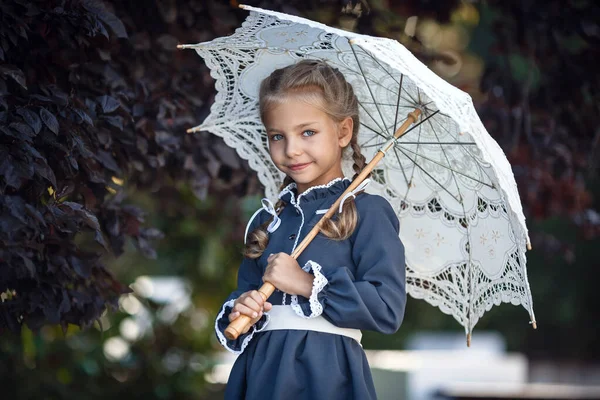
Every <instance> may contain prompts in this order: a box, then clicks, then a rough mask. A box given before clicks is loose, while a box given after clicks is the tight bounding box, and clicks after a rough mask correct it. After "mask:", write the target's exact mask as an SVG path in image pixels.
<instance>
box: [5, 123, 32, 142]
mask: <svg viewBox="0 0 600 400" xmlns="http://www.w3.org/2000/svg"><path fill="white" fill-rule="evenodd" d="M9 128H12V129H14V130H15V131H17V132H19V133H20V134H21V138H23V136H24V137H25V138H27V139H31V138H33V137H34V136H35V132H34V131H33V129H31V127H30V126H29V125H27V124H24V123H22V122H13V123H11V124H10V125H9Z"/></svg>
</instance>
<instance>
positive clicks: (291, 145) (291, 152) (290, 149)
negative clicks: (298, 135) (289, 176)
mask: <svg viewBox="0 0 600 400" xmlns="http://www.w3.org/2000/svg"><path fill="white" fill-rule="evenodd" d="M300 154H302V146H301V143H299V141H298V140H296V139H295V138H289V139H286V144H285V155H286V156H288V157H289V158H293V157H296V156H299V155H300Z"/></svg>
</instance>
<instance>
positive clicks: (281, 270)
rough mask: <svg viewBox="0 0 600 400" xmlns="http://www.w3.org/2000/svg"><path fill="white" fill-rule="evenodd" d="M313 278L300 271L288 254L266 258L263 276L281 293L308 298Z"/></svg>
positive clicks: (278, 254) (265, 280) (264, 279)
mask: <svg viewBox="0 0 600 400" xmlns="http://www.w3.org/2000/svg"><path fill="white" fill-rule="evenodd" d="M313 280H314V276H313V275H312V274H309V273H308V272H306V271H304V270H302V268H300V265H299V264H298V262H297V261H296V260H295V259H294V258H293V257H292V256H290V255H289V254H286V253H277V254H271V255H270V256H269V257H268V258H267V268H266V270H265V274H264V276H263V281H264V282H269V283H271V284H272V285H273V286H275V287H276V288H277V289H279V290H281V291H282V292H285V293H288V294H294V295H301V296H304V297H310V294H311V292H312V286H313Z"/></svg>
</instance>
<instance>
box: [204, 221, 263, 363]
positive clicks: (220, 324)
mask: <svg viewBox="0 0 600 400" xmlns="http://www.w3.org/2000/svg"><path fill="white" fill-rule="evenodd" d="M259 220H260V218H255V219H254V220H251V221H250V223H249V225H250V227H249V228H250V229H249V231H248V232H252V230H254V229H255V228H256V227H258V226H259V225H260V224H261V222H259ZM261 284H262V271H261V268H260V267H259V265H258V263H257V261H256V259H251V258H247V257H244V260H243V261H242V263H241V265H240V268H239V270H238V279H237V289H236V290H235V291H234V292H233V293H231V294H230V295H229V297H228V298H227V301H226V302H225V304H223V306H222V307H221V311H220V312H219V315H217V319H216V320H215V331H216V334H217V338H218V339H219V342H220V343H221V344H222V345H223V347H225V348H226V349H227V350H229V351H230V352H232V353H234V354H241V353H243V351H244V349H245V348H246V346H248V343H250V341H251V340H252V337H253V336H254V334H255V333H256V332H260V331H262V330H263V329H264V328H265V327H266V326H267V324H268V323H269V315H268V314H267V313H263V316H262V318H261V319H260V320H258V322H257V323H256V324H254V325H253V326H252V327H250V330H249V331H248V332H247V333H245V334H243V335H240V336H239V337H238V338H237V339H236V340H229V339H227V338H226V337H225V329H227V326H228V325H229V314H230V313H231V310H232V309H233V303H234V302H235V300H236V299H237V298H238V297H239V296H240V295H241V294H242V293H244V292H247V291H249V290H257V289H258V288H259V287H260V285H261Z"/></svg>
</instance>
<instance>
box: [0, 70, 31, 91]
mask: <svg viewBox="0 0 600 400" xmlns="http://www.w3.org/2000/svg"><path fill="white" fill-rule="evenodd" d="M0 73H1V74H2V75H4V76H8V77H10V78H12V79H13V80H14V81H15V82H17V83H18V84H19V85H21V86H22V87H23V88H24V89H27V82H26V80H25V74H23V71H21V70H20V69H19V68H17V67H15V66H14V65H4V66H0Z"/></svg>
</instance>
